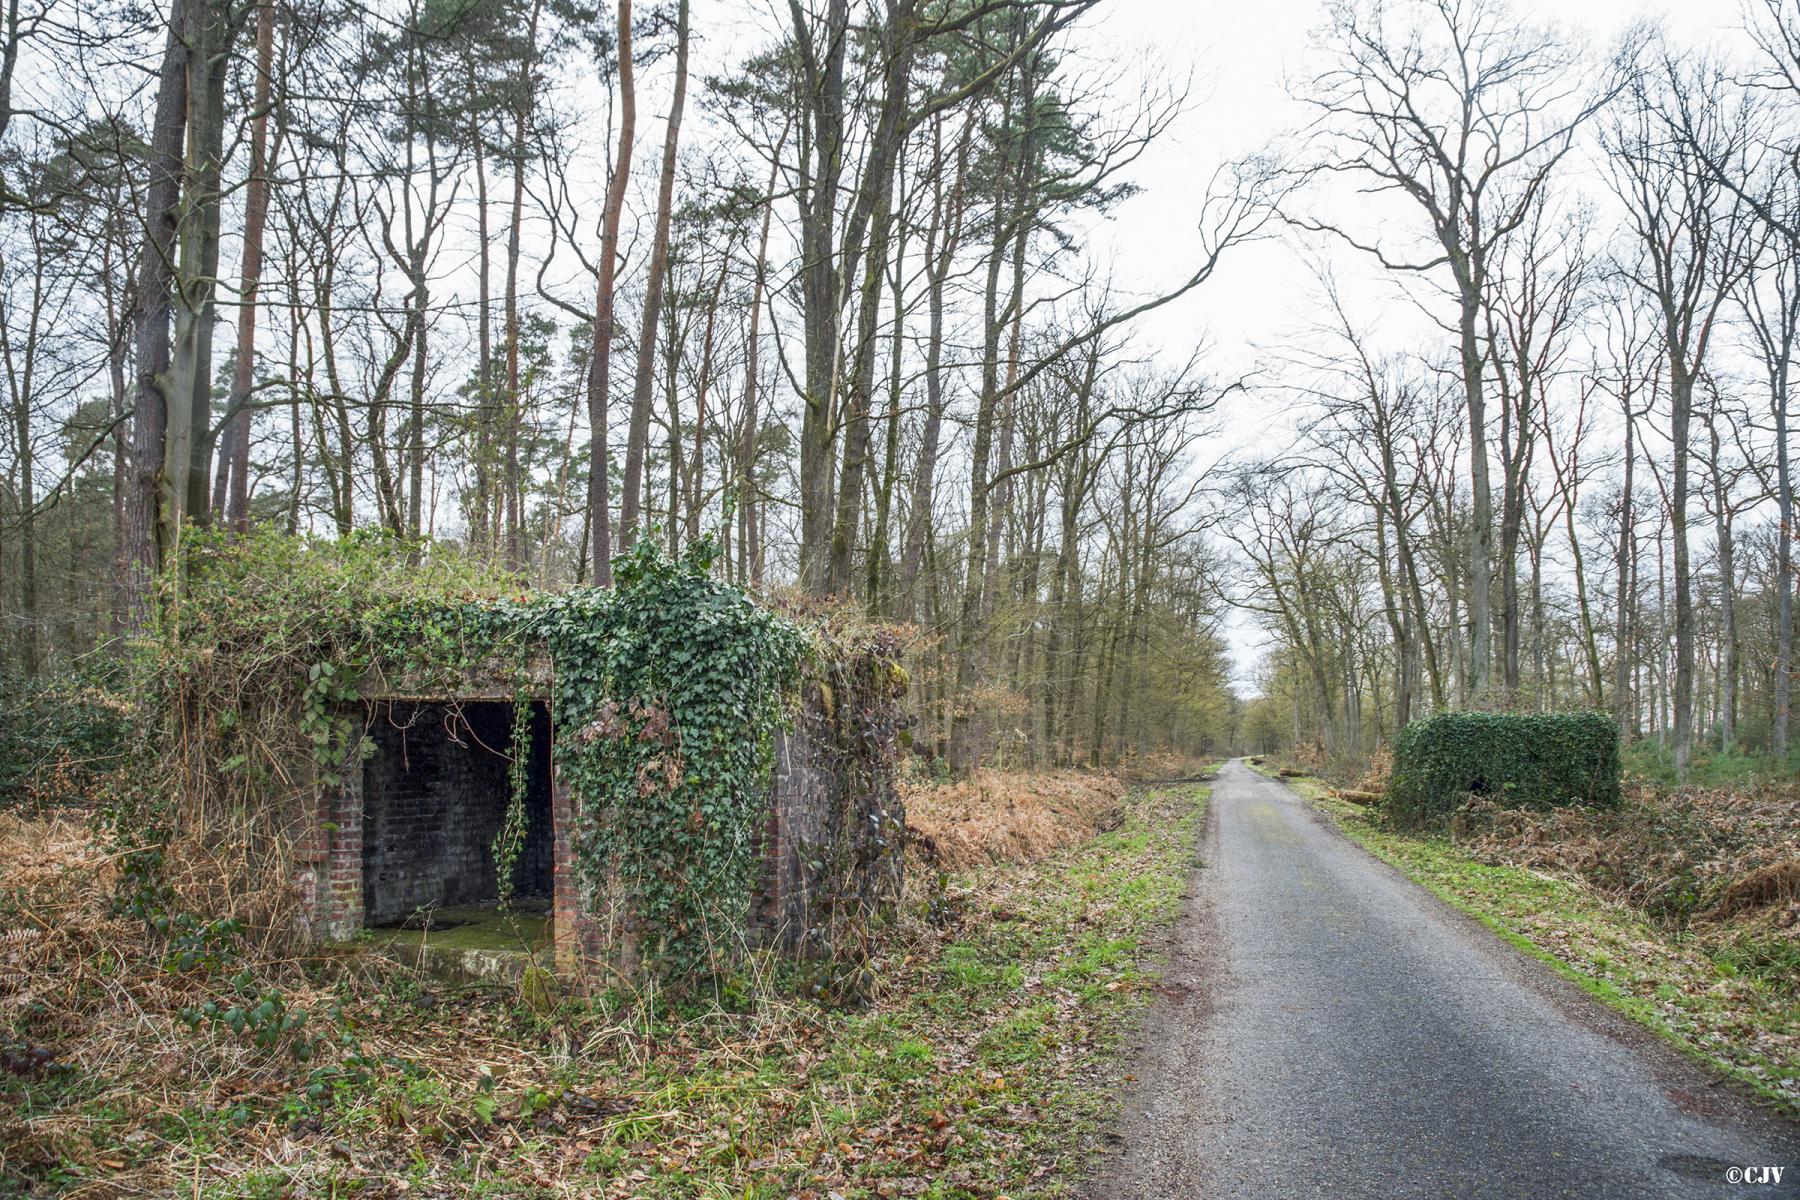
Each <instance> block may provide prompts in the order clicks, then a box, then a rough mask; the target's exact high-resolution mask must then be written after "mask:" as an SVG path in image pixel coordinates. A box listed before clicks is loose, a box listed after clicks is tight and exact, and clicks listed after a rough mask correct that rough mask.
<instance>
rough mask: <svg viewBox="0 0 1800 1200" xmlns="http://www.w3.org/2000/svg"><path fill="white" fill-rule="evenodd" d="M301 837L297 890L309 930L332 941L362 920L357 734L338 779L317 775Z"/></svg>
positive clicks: (360, 768)
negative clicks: (310, 806) (315, 792)
mask: <svg viewBox="0 0 1800 1200" xmlns="http://www.w3.org/2000/svg"><path fill="white" fill-rule="evenodd" d="M309 824H310V826H311V827H310V828H307V829H303V830H302V831H301V837H300V843H301V844H300V860H301V861H300V883H301V887H300V893H301V897H302V901H303V903H304V904H305V907H306V910H307V911H306V912H305V913H304V917H303V919H304V920H305V922H306V924H307V926H308V928H309V930H310V931H311V933H312V935H313V936H314V937H317V938H322V939H326V940H331V941H346V940H348V939H350V938H353V937H355V936H356V931H357V930H359V929H361V928H362V925H363V756H362V739H361V738H360V737H359V738H357V739H355V740H354V741H353V742H352V743H351V745H350V751H349V753H348V754H346V755H345V756H344V765H343V767H342V768H340V771H339V776H338V781H337V782H336V783H335V784H334V783H330V782H328V781H326V780H323V779H321V780H320V781H319V785H318V793H317V797H316V798H315V800H314V801H313V804H312V812H311V814H310V819H309Z"/></svg>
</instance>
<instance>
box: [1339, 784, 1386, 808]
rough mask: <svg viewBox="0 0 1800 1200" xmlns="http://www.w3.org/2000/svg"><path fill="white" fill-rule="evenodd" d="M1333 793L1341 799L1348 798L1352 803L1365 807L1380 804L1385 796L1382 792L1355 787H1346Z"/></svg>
mask: <svg viewBox="0 0 1800 1200" xmlns="http://www.w3.org/2000/svg"><path fill="white" fill-rule="evenodd" d="M1332 794H1333V795H1335V796H1336V797H1337V798H1338V799H1339V800H1348V801H1349V802H1350V803H1352V804H1360V805H1362V806H1363V807H1365V808H1369V807H1373V806H1375V805H1377V804H1380V803H1381V802H1382V800H1383V799H1384V798H1385V797H1383V796H1382V794H1381V793H1380V792H1359V791H1356V790H1355V789H1353V788H1344V789H1342V790H1340V791H1337V792H1334V793H1332Z"/></svg>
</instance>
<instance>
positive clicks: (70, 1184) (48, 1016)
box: [0, 781, 1205, 1200]
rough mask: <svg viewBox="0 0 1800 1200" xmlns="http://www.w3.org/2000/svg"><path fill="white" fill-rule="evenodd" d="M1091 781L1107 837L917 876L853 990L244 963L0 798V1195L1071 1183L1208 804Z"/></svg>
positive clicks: (785, 977) (813, 1191)
mask: <svg viewBox="0 0 1800 1200" xmlns="http://www.w3.org/2000/svg"><path fill="white" fill-rule="evenodd" d="M990 782H991V783H998V781H990ZM1068 786H1073V785H1068ZM1091 790H1092V791H1093V792H1094V793H1095V794H1104V795H1107V796H1109V797H1110V803H1109V806H1108V808H1107V811H1108V812H1110V813H1111V814H1112V816H1111V818H1110V819H1109V820H1108V821H1107V822H1104V823H1106V824H1113V825H1115V827H1114V828H1111V829H1110V830H1108V831H1105V832H1101V833H1099V834H1098V835H1096V836H1087V837H1082V838H1079V839H1077V840H1071V841H1070V842H1068V843H1067V844H1064V845H1062V846H1061V847H1060V848H1058V849H1055V850H1054V851H1053V852H1050V853H1048V854H1047V855H1044V854H1038V853H1036V852H1035V847H1034V849H1033V851H1032V852H1029V853H1022V854H1021V855H1020V856H1019V857H1021V858H1023V859H1027V860H1029V861H1006V862H990V863H988V864H986V865H983V866H981V867H979V868H976V869H973V870H953V871H949V872H948V873H946V874H942V875H940V874H938V873H936V872H933V871H931V870H928V869H922V868H921V869H915V870H913V871H911V872H910V878H911V880H912V882H911V885H910V890H909V894H908V897H907V901H906V904H905V905H904V909H903V914H902V916H901V918H900V919H899V921H898V922H897V923H896V925H895V926H894V927H893V928H891V929H890V930H888V931H887V933H886V935H885V936H884V937H883V939H882V940H881V942H880V946H879V950H878V954H877V956H876V959H875V961H874V962H873V964H872V965H873V968H874V972H875V975H874V978H875V984H874V987H873V989H872V990H871V992H870V995H869V996H868V997H867V999H866V1000H865V1001H864V1002H863V1003H861V1004H859V1005H856V1006H852V1007H832V1006H829V1005H825V1004H821V1003H815V1002H812V1001H810V1000H804V999H796V998H794V997H795V996H796V995H800V994H803V993H804V991H805V988H804V968H803V967H802V968H796V967H795V966H793V965H792V964H782V963H779V962H777V961H775V960H772V959H769V958H764V957H752V958H751V959H750V960H749V962H748V965H747V966H746V967H745V968H744V969H743V970H741V971H740V972H738V973H737V974H734V975H733V976H731V977H729V978H724V979H719V980H716V981H712V982H711V983H710V984H709V985H708V986H707V987H706V988H705V989H702V990H701V991H700V992H699V993H698V994H696V995H694V996H691V997H689V998H687V999H685V1000H682V1001H679V1002H677V1001H675V1000H673V999H671V998H670V997H668V996H666V995H658V994H637V995H625V994H622V993H619V992H608V993H604V994H600V995H594V996H582V997H577V996H572V995H564V994H560V993H559V992H557V990H556V989H555V987H554V986H552V985H550V984H548V982H547V981H545V980H543V979H537V980H536V981H535V982H531V983H528V984H527V985H525V986H513V987H505V988H496V987H487V988H454V987H450V986H447V985H443V984H439V983H436V982H433V981H431V980H429V979H426V978H422V977H420V976H417V975H414V974H412V973H410V972H407V971H405V970H402V969H399V968H397V967H395V966H393V965H391V964H388V963H386V962H383V961H376V960H374V959H373V957H372V956H371V957H363V956H350V955H344V954H338V955H334V956H329V957H324V958H311V959H300V958H289V959H279V960H275V959H256V960H254V961H252V960H251V959H250V958H249V957H248V956H246V955H241V954H240V951H239V948H238V946H237V944H236V941H235V939H234V937H233V935H232V932H231V930H230V929H229V928H222V929H215V928H210V927H200V928H196V929H178V930H175V931H173V932H172V933H169V934H161V933H157V932H156V931H154V930H151V929H148V928H147V927H146V926H145V924H144V922H143V921H141V920H138V919H136V918H132V917H129V916H125V915H122V914H120V913H118V912H117V911H115V909H114V908H113V906H111V905H110V904H109V902H108V901H109V898H110V897H111V896H112V895H113V894H114V891H115V885H116V882H117V881H116V877H115V876H116V871H117V868H118V862H117V860H116V859H115V858H114V857H113V855H112V854H111V853H110V852H109V851H108V849H107V847H106V844H105V843H104V842H103V841H102V840H100V839H99V838H97V837H96V836H95V835H94V833H93V832H92V830H91V828H90V826H89V825H88V824H87V823H86V821H85V820H84V819H83V815H82V814H81V813H80V812H79V811H75V810H60V811H54V812H50V813H48V814H46V815H43V816H39V817H25V816H19V815H4V816H0V928H3V929H4V933H0V1045H3V1049H4V1061H3V1062H0V1195H6V1196H30V1197H47V1196H58V1197H61V1196H85V1197H93V1196H124V1195H171V1194H181V1195H193V1196H200V1197H214V1198H222V1197H289V1196H293V1197H303V1196H337V1195H356V1196H375V1197H386V1196H401V1195H407V1196H444V1197H450V1196H457V1197H461V1196H471V1195H479V1196H520V1197H524V1196H530V1197H540V1196H542V1197H549V1196H574V1195H582V1196H587V1195H607V1196H676V1195H679V1196H720V1197H723V1196H731V1197H734V1198H740V1197H752V1198H756V1197H763V1198H768V1200H773V1198H775V1197H788V1196H800V1197H816V1198H819V1200H823V1198H824V1197H827V1196H843V1197H872V1196H927V1197H965V1196H967V1197H973V1196H998V1195H1019V1194H1031V1195H1058V1194H1064V1193H1066V1192H1067V1190H1068V1189H1069V1188H1070V1187H1071V1186H1072V1182H1073V1180H1074V1179H1075V1178H1076V1177H1077V1176H1078V1174H1079V1173H1080V1171H1081V1169H1082V1165H1083V1163H1084V1162H1085V1161H1086V1158H1087V1156H1088V1155H1089V1153H1090V1152H1091V1150H1092V1149H1093V1147H1094V1145H1095V1141H1096V1139H1097V1137H1098V1130H1099V1128H1100V1123H1101V1122H1102V1120H1103V1119H1104V1117H1105V1116H1106V1114H1107V1112H1108V1111H1109V1108H1110V1105H1111V1103H1112V1100H1111V1097H1112V1096H1113V1095H1114V1094H1115V1093H1116V1089H1117V1084H1118V1075H1117V1072H1118V1070H1120V1069H1121V1068H1120V1067H1119V1066H1118V1065H1117V1062H1116V1060H1115V1059H1114V1058H1113V1050H1114V1048H1115V1047H1116V1046H1117V1044H1118V1040H1119V1038H1120V1036H1121V1034H1122V1033H1123V1032H1124V1031H1125V1030H1126V1029H1127V1028H1128V1025H1129V1022H1130V1019H1131V1016H1132V1014H1133V1013H1134V1012H1135V1011H1136V1010H1137V1009H1138V1008H1139V1007H1140V1005H1141V1004H1142V1003H1144V1002H1145V1000H1146V998H1147V996H1148V994H1149V992H1148V989H1149V986H1150V983H1151V982H1152V979H1153V971H1154V966H1155V964H1154V950H1153V949H1152V946H1153V941H1152V938H1151V935H1152V934H1153V932H1154V931H1155V930H1156V929H1157V928H1159V927H1161V926H1162V925H1163V924H1165V923H1166V922H1168V921H1169V920H1171V919H1172V918H1173V917H1174V915H1175V913H1176V912H1177V910H1178V907H1179V903H1180V896H1181V893H1182V889H1183V880H1184V878H1185V875H1186V873H1187V871H1188V869H1189V868H1190V866H1191V863H1192V858H1193V850H1194V842H1195V837H1196V835H1197V832H1198V828H1199V824H1198V823H1199V820H1200V816H1201V813H1202V811H1203V806H1204V797H1205V791H1204V789H1203V788H1197V787H1193V786H1186V787H1179V788H1169V789H1150V790H1134V791H1132V792H1130V793H1123V791H1122V789H1120V788H1119V787H1118V786H1117V785H1110V786H1103V785H1098V784H1096V785H1094V787H1093V788H1092V789H1091ZM1021 794H1029V790H1028V789H1027V790H1026V791H1024V792H1022V793H1021ZM1019 840H1020V842H1021V844H1028V843H1030V839H1029V838H1022V839H1019ZM183 953H185V954H186V955H187V957H186V958H181V957H180V955H181V954H183ZM182 963H186V964H187V965H186V967H185V968H183V967H182V965H181V964H182ZM796 984H798V985H800V986H796Z"/></svg>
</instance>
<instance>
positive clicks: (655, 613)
mask: <svg viewBox="0 0 1800 1200" xmlns="http://www.w3.org/2000/svg"><path fill="white" fill-rule="evenodd" d="M713 551H714V547H713V544H712V543H711V541H709V540H701V541H697V542H695V543H692V544H691V545H690V546H689V548H688V549H687V551H686V552H685V553H684V554H683V555H682V556H681V557H680V558H677V559H670V558H668V557H667V556H666V555H665V554H664V553H663V551H662V550H661V548H659V547H658V546H656V545H655V544H654V543H651V542H649V541H640V542H639V543H638V544H637V546H636V547H635V548H634V549H632V550H631V551H630V552H629V553H627V554H626V555H624V556H622V557H620V558H619V559H617V560H615V562H614V566H613V571H614V579H615V590H614V591H612V592H610V593H608V592H600V591H577V592H570V593H566V594H564V595H562V596H559V597H555V598H553V599H551V600H549V601H547V602H545V603H543V605H542V606H541V608H540V609H539V611H538V613H537V616H536V623H537V633H538V634H539V635H540V636H541V637H543V638H544V639H545V640H546V641H547V642H548V644H549V647H550V652H551V656H552V658H553V660H554V662H555V664H556V696H555V704H554V706H553V710H554V712H555V714H556V726H557V739H556V747H557V757H558V769H559V770H560V771H561V773H562V778H563V781H564V783H565V784H566V785H567V786H568V787H569V788H570V789H571V791H572V792H573V793H574V795H575V796H576V797H578V798H579V801H580V806H581V816H580V821H579V832H578V841H577V845H576V858H577V860H578V862H579V863H580V865H581V872H582V876H583V885H584V888H585V890H586V891H587V893H588V897H589V900H590V903H591V904H592V906H593V907H592V911H593V912H594V913H596V915H598V916H599V917H601V918H602V919H603V920H606V921H608V922H609V923H610V924H612V926H613V928H614V929H615V930H617V931H618V932H619V933H620V934H622V935H623V938H622V940H623V943H624V946H625V948H626V953H627V955H629V956H631V957H636V958H639V959H641V960H642V961H644V962H645V963H647V964H649V965H651V966H652V967H653V968H654V969H655V970H656V971H658V972H659V973H661V974H663V975H664V976H667V977H671V978H675V977H691V976H692V975H694V974H696V973H701V974H705V973H710V972H712V971H714V970H716V969H718V968H719V967H720V966H721V965H723V962H724V961H725V959H726V958H727V957H729V955H730V953H731V952H732V951H733V950H734V949H735V948H736V946H737V945H738V944H739V942H740V940H741V938H742V936H743V933H742V931H743V929H744V923H745V918H746V915H747V912H748V907H749V900H750V893H751V888H752V884H753V883H754V879H755V874H756V864H757V861H758V856H757V851H758V848H759V846H758V835H759V833H760V830H761V827H762V824H763V821H762V818H763V816H764V815H765V813H766V811H767V803H768V787H769V778H770V773H771V770H772V768H773V765H774V764H773V754H774V735H775V732H776V730H777V729H779V728H780V727H781V726H782V724H783V722H784V721H786V719H787V715H788V712H789V708H790V702H791V701H792V699H793V698H794V695H795V691H796V688H797V686H798V680H799V674H800V668H801V665H802V663H803V661H804V660H805V657H806V654H807V651H808V647H809V646H810V644H811V643H810V641H809V639H808V638H807V636H806V634H805V633H804V632H803V631H802V630H801V629H800V628H799V627H798V626H796V625H795V624H793V623H792V622H790V621H788V620H785V619H783V618H782V617H780V616H777V615H776V614H774V613H771V612H769V611H768V610H766V609H763V608H760V607H758V606H757V605H755V604H754V603H752V602H751V600H750V598H749V597H748V596H746V595H745V594H744V592H743V591H741V590H740V589H738V588H735V587H732V586H731V585H730V584H727V583H723V582H721V581H719V580H717V579H714V578H713V577H711V576H710V575H709V574H708V568H709V566H710V565H711V561H712V556H713Z"/></svg>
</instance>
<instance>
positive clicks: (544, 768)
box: [360, 703, 552, 925]
mask: <svg viewBox="0 0 1800 1200" xmlns="http://www.w3.org/2000/svg"><path fill="white" fill-rule="evenodd" d="M384 709H385V711H382V712H379V713H378V714H377V716H376V718H375V720H374V721H373V722H372V723H371V725H370V727H369V729H368V731H367V733H366V734H365V736H366V737H368V738H370V739H372V740H373V741H374V743H375V752H374V755H373V756H372V757H371V758H369V759H368V761H367V763H366V764H365V765H364V767H363V771H362V788H361V790H362V793H363V797H362V798H363V822H364V823H363V829H362V837H361V839H360V840H361V863H360V866H361V872H362V902H363V905H364V907H365V910H366V920H367V922H368V923H369V924H371V925H382V924H387V923H390V922H393V921H399V920H403V919H405V918H406V917H407V916H408V915H410V914H411V913H412V912H413V911H414V910H415V909H418V908H420V907H422V906H426V905H440V906H458V905H469V904H481V903H486V902H491V901H493V900H494V899H496V898H497V896H498V895H499V887H498V875H497V871H496V869H495V865H494V857H493V848H492V847H493V842H494V837H495V835H496V834H497V833H499V831H500V826H501V823H502V822H503V820H504V819H505V815H506V807H507V801H508V798H509V795H510V791H511V783H510V780H509V778H508V770H507V760H506V758H505V757H504V752H505V751H506V750H507V748H508V746H509V745H510V742H511V732H512V707H511V705H510V704H501V703H481V704H467V705H463V706H461V707H460V709H458V708H457V706H453V705H447V704H431V703H420V704H412V703H408V704H398V703H397V704H393V705H391V706H384ZM533 726H534V729H533V735H534V736H533V738H532V741H533V747H532V752H533V753H532V758H533V760H534V762H533V766H534V770H533V772H532V775H533V780H532V787H531V789H530V792H529V794H528V796H527V812H528V813H529V814H530V817H531V820H530V824H529V825H528V829H527V835H526V841H525V846H524V848H523V851H522V853H521V855H520V860H519V864H518V871H517V874H516V875H515V877H514V878H515V883H516V886H517V887H518V890H519V892H520V893H521V894H525V895H532V894H536V895H548V894H549V891H550V880H551V844H552V836H551V830H550V821H549V816H550V780H549V761H550V745H549V742H550V738H549V721H548V717H547V716H546V715H544V714H543V712H542V710H541V706H540V711H539V712H538V713H537V714H535V718H534V721H533Z"/></svg>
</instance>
